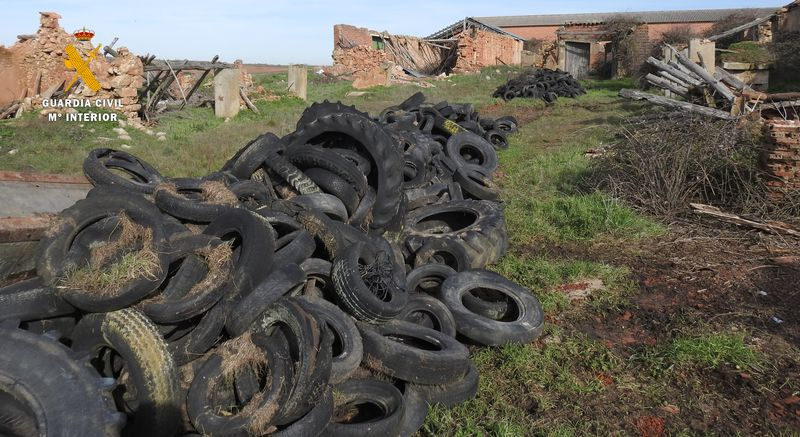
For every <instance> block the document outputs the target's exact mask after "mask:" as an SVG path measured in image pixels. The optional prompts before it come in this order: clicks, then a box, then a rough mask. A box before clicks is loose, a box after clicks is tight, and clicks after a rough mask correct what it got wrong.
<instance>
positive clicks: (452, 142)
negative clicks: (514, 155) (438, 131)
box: [445, 132, 497, 174]
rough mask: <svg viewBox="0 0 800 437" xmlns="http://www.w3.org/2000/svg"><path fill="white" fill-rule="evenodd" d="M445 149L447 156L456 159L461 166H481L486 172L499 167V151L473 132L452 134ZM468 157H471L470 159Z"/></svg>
mask: <svg viewBox="0 0 800 437" xmlns="http://www.w3.org/2000/svg"><path fill="white" fill-rule="evenodd" d="M445 150H446V152H447V156H449V157H450V158H451V159H453V160H455V161H456V163H458V164H459V167H468V168H480V169H481V171H482V172H483V173H484V174H491V173H492V172H493V171H495V169H497V153H496V152H495V150H494V147H492V145H491V144H490V143H489V142H488V141H486V140H485V139H483V138H482V137H480V136H478V135H476V134H474V133H472V132H459V133H457V134H455V135H453V136H451V137H450V139H448V140H447V148H446V149H445ZM467 157H470V160H469V161H468V160H467ZM471 161H475V162H474V163H473V162H471Z"/></svg>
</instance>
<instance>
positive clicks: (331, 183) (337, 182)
mask: <svg viewBox="0 0 800 437" xmlns="http://www.w3.org/2000/svg"><path fill="white" fill-rule="evenodd" d="M305 173H306V176H308V177H309V179H311V180H312V181H314V183H315V184H317V186H318V187H320V189H322V191H323V192H325V193H328V194H331V195H334V196H336V197H337V198H338V199H339V200H341V201H342V204H344V207H345V208H346V209H347V214H348V217H350V216H352V215H353V213H355V211H356V209H357V208H358V203H359V201H360V199H359V197H358V193H356V190H354V189H353V187H352V185H350V184H348V183H347V181H345V180H344V179H342V178H340V177H339V176H337V175H335V174H333V173H331V172H329V171H328V170H325V169H321V168H316V167H314V168H309V169H306V170H305Z"/></svg>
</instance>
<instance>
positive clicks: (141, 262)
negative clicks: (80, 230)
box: [60, 214, 161, 294]
mask: <svg viewBox="0 0 800 437" xmlns="http://www.w3.org/2000/svg"><path fill="white" fill-rule="evenodd" d="M118 219H119V221H118V223H117V227H118V229H120V231H119V237H118V238H117V239H115V240H109V241H107V242H105V243H103V244H100V245H98V246H95V247H93V248H91V251H90V261H89V265H88V266H85V267H79V268H76V269H73V270H71V271H69V272H67V274H66V275H65V277H64V278H63V280H62V281H61V284H60V287H62V288H69V289H76V290H85V291H91V292H95V293H101V294H108V293H111V292H113V291H115V290H118V289H119V288H120V287H122V286H124V285H126V284H129V283H131V282H133V281H134V280H137V279H141V278H145V279H150V280H154V279H156V278H157V277H158V275H159V274H161V263H160V262H159V258H158V253H157V252H156V251H155V248H154V243H153V230H152V229H150V228H146V227H144V226H142V225H139V224H138V223H136V222H134V221H133V220H131V218H130V217H129V216H128V215H127V214H121V215H120V216H118ZM121 253H124V255H122V257H121V258H120V259H119V260H117V261H113V260H114V259H115V258H117V257H119V255H120V254H121Z"/></svg>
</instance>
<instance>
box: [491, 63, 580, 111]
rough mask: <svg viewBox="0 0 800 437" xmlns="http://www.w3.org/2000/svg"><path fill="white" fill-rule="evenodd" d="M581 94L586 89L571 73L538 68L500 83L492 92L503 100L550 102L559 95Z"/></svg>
mask: <svg viewBox="0 0 800 437" xmlns="http://www.w3.org/2000/svg"><path fill="white" fill-rule="evenodd" d="M581 94H586V91H585V90H584V89H583V87H582V86H581V84H580V82H578V81H577V80H576V79H575V78H574V77H572V75H571V74H569V73H567V72H564V71H561V70H550V69H548V68H540V69H536V70H530V71H526V72H523V73H522V74H520V75H519V76H517V77H516V78H514V79H511V80H509V81H508V82H506V83H505V84H503V85H500V86H499V87H497V89H496V90H495V91H494V93H492V97H500V98H502V99H503V100H505V101H509V100H512V99H515V98H517V97H523V98H529V99H541V100H544V101H545V102H547V103H552V102H555V101H556V100H558V98H559V97H573V98H574V97H578V96H580V95H581Z"/></svg>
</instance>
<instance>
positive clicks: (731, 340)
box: [668, 333, 763, 369]
mask: <svg viewBox="0 0 800 437" xmlns="http://www.w3.org/2000/svg"><path fill="white" fill-rule="evenodd" d="M744 339H745V336H744V335H743V334H739V335H735V334H728V333H712V334H703V335H699V336H693V337H688V336H686V337H679V338H676V339H675V340H674V341H673V342H672V345H671V346H670V348H669V349H668V354H669V355H670V356H671V357H672V358H673V359H674V361H675V362H676V363H690V364H697V365H700V366H706V367H717V366H718V365H719V364H721V363H726V364H732V365H734V366H737V367H739V368H742V369H753V368H757V367H759V366H760V364H761V362H762V359H763V355H761V354H760V353H758V352H756V351H755V350H754V349H753V348H751V347H750V346H748V345H747V344H745V342H744Z"/></svg>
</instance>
